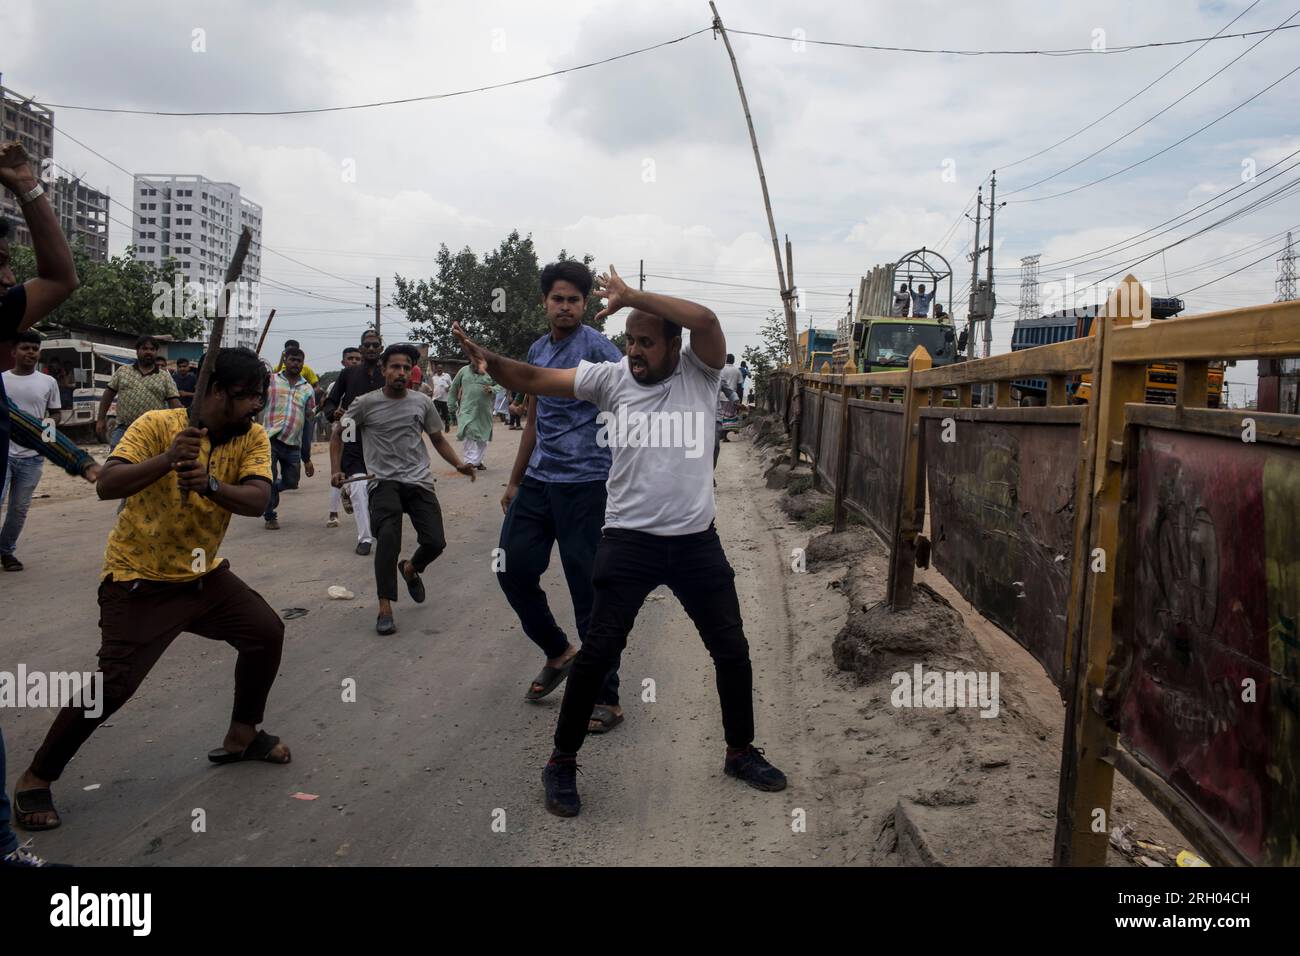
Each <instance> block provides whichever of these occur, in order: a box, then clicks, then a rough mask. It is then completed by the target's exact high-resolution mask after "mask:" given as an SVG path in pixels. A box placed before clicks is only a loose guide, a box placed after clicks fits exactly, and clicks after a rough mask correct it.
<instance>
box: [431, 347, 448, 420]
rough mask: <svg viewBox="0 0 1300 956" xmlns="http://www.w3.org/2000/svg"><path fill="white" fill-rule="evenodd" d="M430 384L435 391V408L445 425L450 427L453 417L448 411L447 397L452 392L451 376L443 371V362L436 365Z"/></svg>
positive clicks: (433, 395)
mask: <svg viewBox="0 0 1300 956" xmlns="http://www.w3.org/2000/svg"><path fill="white" fill-rule="evenodd" d="M429 384H430V386H431V387H432V389H433V392H432V397H433V407H434V408H436V409H438V414H439V415H440V416H442V421H443V424H444V425H450V424H451V416H450V415H449V414H448V409H447V395H448V394H449V393H450V392H451V376H450V375H448V374H447V373H446V371H444V370H443V367H442V363H441V362H435V363H434V366H433V375H431V376H430V377H429Z"/></svg>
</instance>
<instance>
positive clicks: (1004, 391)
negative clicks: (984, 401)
mask: <svg viewBox="0 0 1300 956" xmlns="http://www.w3.org/2000/svg"><path fill="white" fill-rule="evenodd" d="M993 387H994V394H993V404H994V405H996V406H997V407H998V408H1010V407H1011V406H1012V405H1013V404H1014V403H1013V402H1012V401H1011V383H1010V382H997V383H995V384H994V386H993Z"/></svg>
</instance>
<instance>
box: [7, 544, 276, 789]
mask: <svg viewBox="0 0 1300 956" xmlns="http://www.w3.org/2000/svg"><path fill="white" fill-rule="evenodd" d="M99 627H100V635H101V636H100V645H99V669H100V671H101V672H102V673H103V675H104V701H103V712H102V713H101V714H100V715H99V716H98V717H89V716H86V714H85V712H84V711H83V709H82V708H79V707H64V708H63V709H62V710H61V711H59V715H58V716H57V717H56V718H55V719H54V725H53V726H52V727H50V730H49V733H47V734H46V735H45V742H44V743H43V744H41V749H40V750H38V751H36V756H35V757H34V758H33V760H32V772H33V773H35V774H36V776H38V777H41V778H42V779H44V780H58V779H59V776H60V775H61V774H62V773H63V769H64V767H66V766H67V765H68V761H69V760H71V759H72V757H73V755H74V754H76V752H77V750H78V749H79V748H80V747H81V745H82V744H84V743H85V742H86V741H87V740H88V739H89V738H90V735H91V734H92V733H94V732H95V728H96V727H98V726H99V725H100V724H101V723H103V722H104V721H105V720H107V719H108V718H109V717H110V716H112V715H113V713H114V712H115V711H117V710H118V709H119V708H120V707H121V706H122V705H123V704H125V703H126V702H127V701H128V700H130V699H131V696H132V695H133V694H134V693H135V692H136V689H137V688H138V687H139V686H140V684H141V683H142V682H143V681H144V679H145V676H146V675H147V674H148V673H149V671H150V670H152V669H153V666H154V664H156V663H158V659H159V658H160V657H162V655H163V652H164V651H166V650H167V648H168V647H169V646H170V645H171V642H172V641H174V640H175V639H176V637H177V635H179V634H180V633H181V632H182V631H189V632H190V633H192V634H197V635H199V636H200V637H207V638H211V639H212V640H217V641H225V642H226V643H228V644H230V645H231V646H232V647H234V648H235V650H237V651H238V652H239V657H238V658H237V660H236V661H235V706H234V710H233V711H232V713H231V720H232V721H236V722H238V723H241V724H252V725H253V726H254V727H256V726H257V725H258V724H260V723H261V722H262V719H263V714H262V711H263V710H264V709H265V707H266V698H267V696H268V695H269V694H270V692H271V684H272V683H274V682H275V675H276V671H278V670H279V668H280V652H281V649H282V648H283V646H284V622H283V621H281V620H280V617H279V615H278V614H276V613H275V611H273V610H271V607H270V605H269V604H267V603H266V601H264V600H263V599H262V596H261V595H260V594H258V593H257V592H256V591H254V590H253V589H252V588H250V587H249V586H248V585H247V584H245V583H244V582H243V581H241V580H240V579H239V578H237V577H236V576H235V574H234V573H233V572H232V571H231V570H230V566H229V565H228V564H224V563H223V564H222V565H221V566H220V567H219V568H217V569H216V570H215V571H212V572H210V573H209V574H206V575H204V576H203V577H201V578H199V579H198V580H195V581H187V582H185V583H182V584H173V583H168V582H162V581H114V580H113V579H112V578H111V577H110V578H107V579H105V580H104V581H103V582H102V583H101V584H100V585H99Z"/></svg>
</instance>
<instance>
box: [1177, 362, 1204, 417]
mask: <svg viewBox="0 0 1300 956" xmlns="http://www.w3.org/2000/svg"><path fill="white" fill-rule="evenodd" d="M1176 389H1177V402H1178V407H1179V408H1204V407H1205V406H1206V405H1207V404H1208V403H1209V398H1210V363H1209V362H1179V363H1178V385H1177V386H1176Z"/></svg>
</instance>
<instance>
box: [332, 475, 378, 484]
mask: <svg viewBox="0 0 1300 956" xmlns="http://www.w3.org/2000/svg"><path fill="white" fill-rule="evenodd" d="M374 480H375V476H374V475H357V476H355V477H353V478H344V479H343V480H342V481H341V482H339V484H342V485H350V484H352V482H354V481H374Z"/></svg>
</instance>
